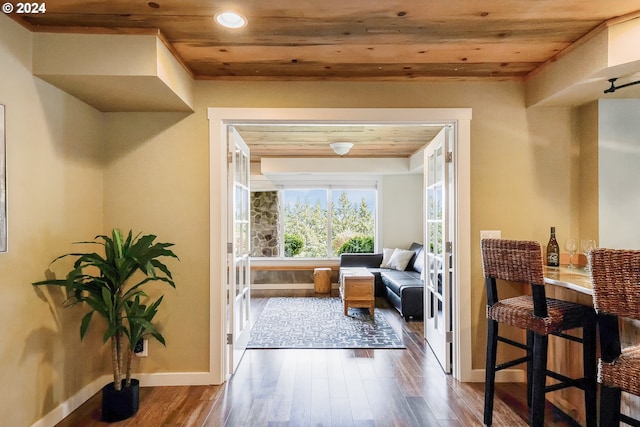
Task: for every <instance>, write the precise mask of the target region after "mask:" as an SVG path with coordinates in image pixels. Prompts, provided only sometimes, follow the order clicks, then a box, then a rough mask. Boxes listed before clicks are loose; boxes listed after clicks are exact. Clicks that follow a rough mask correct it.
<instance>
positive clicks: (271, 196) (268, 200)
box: [251, 191, 280, 257]
mask: <svg viewBox="0 0 640 427" xmlns="http://www.w3.org/2000/svg"><path fill="white" fill-rule="evenodd" d="M279 220H280V215H279V212H278V192H277V191H254V192H251V256H254V257H277V256H280V241H279V238H278V237H279V236H278V221H279Z"/></svg>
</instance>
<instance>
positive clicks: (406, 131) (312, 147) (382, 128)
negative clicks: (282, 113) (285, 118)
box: [236, 125, 442, 161]
mask: <svg viewBox="0 0 640 427" xmlns="http://www.w3.org/2000/svg"><path fill="white" fill-rule="evenodd" d="M236 129H237V130H238V132H239V133H240V135H242V138H243V139H244V140H245V142H246V143H247V145H249V147H250V148H251V158H252V160H253V161H257V160H258V159H260V158H262V157H301V156H304V157H337V155H336V154H335V153H334V152H333V150H332V149H331V147H329V144H330V143H332V142H351V143H352V144H353V147H352V148H351V151H350V152H349V154H348V156H349V157H370V158H372V157H381V158H389V157H409V156H411V155H412V154H414V153H415V152H417V151H419V150H420V149H421V148H422V147H423V146H424V145H425V144H427V143H428V142H429V141H431V140H432V139H433V138H434V137H435V136H436V135H437V134H438V132H440V130H441V129H442V126H441V125H424V126H416V125H314V126H308V125H275V126H269V125H243V126H236ZM302 153H304V154H302Z"/></svg>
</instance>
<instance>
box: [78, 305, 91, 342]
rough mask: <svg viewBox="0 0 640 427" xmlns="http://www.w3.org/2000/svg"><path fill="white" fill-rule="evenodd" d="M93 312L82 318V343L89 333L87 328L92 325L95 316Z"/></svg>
mask: <svg viewBox="0 0 640 427" xmlns="http://www.w3.org/2000/svg"><path fill="white" fill-rule="evenodd" d="M93 313H94V312H93V311H90V312H88V313H87V314H85V315H84V317H83V318H82V323H81V324H80V341H82V340H83V339H84V336H85V334H86V333H87V328H89V324H90V323H91V318H92V316H93Z"/></svg>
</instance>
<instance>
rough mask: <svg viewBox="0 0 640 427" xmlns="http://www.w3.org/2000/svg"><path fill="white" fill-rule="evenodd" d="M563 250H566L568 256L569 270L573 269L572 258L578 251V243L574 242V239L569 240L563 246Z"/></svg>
mask: <svg viewBox="0 0 640 427" xmlns="http://www.w3.org/2000/svg"><path fill="white" fill-rule="evenodd" d="M564 248H565V249H566V250H567V253H568V254H569V268H573V267H574V265H573V256H574V255H575V254H576V251H577V250H578V243H577V242H576V239H573V238H570V239H567V241H566V243H565V244H564Z"/></svg>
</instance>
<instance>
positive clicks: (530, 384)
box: [527, 331, 533, 408]
mask: <svg viewBox="0 0 640 427" xmlns="http://www.w3.org/2000/svg"><path fill="white" fill-rule="evenodd" d="M531 387H533V332H532V331H527V406H528V407H529V408H531Z"/></svg>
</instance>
